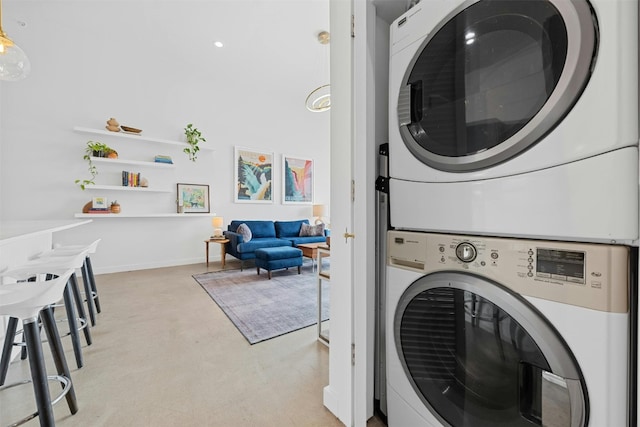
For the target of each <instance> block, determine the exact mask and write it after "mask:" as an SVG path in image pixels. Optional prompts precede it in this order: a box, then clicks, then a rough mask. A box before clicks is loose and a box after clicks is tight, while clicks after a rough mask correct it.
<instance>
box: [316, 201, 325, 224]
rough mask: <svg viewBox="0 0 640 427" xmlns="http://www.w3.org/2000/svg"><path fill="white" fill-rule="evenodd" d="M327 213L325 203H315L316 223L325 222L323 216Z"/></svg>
mask: <svg viewBox="0 0 640 427" xmlns="http://www.w3.org/2000/svg"><path fill="white" fill-rule="evenodd" d="M326 214H327V207H326V206H325V205H313V216H315V217H316V224H324V220H323V218H322V217H323V216H325V215H326Z"/></svg>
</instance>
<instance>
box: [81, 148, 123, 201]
mask: <svg viewBox="0 0 640 427" xmlns="http://www.w3.org/2000/svg"><path fill="white" fill-rule="evenodd" d="M114 155H115V157H116V158H117V157H118V152H117V151H116V150H114V149H113V148H111V147H109V146H108V145H107V144H104V143H102V142H98V141H88V142H87V147H86V148H85V149H84V157H83V159H85V160H86V161H87V162H88V163H89V173H90V174H91V178H90V179H76V180H75V183H76V184H78V185H80V188H82V189H83V190H84V189H86V187H87V185H94V184H95V182H94V181H93V180H94V178H95V177H96V175H98V169H97V168H96V166H95V165H94V164H93V162H92V161H91V157H111V158H113V157H114Z"/></svg>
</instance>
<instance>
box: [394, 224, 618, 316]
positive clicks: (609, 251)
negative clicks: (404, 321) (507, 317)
mask: <svg viewBox="0 0 640 427" xmlns="http://www.w3.org/2000/svg"><path fill="white" fill-rule="evenodd" d="M388 246H389V247H388V248H387V256H388V260H387V265H388V266H390V267H397V268H404V269H408V270H413V271H418V272H421V273H424V274H428V273H432V272H436V271H447V270H449V271H467V272H469V273H474V274H478V275H481V276H484V277H488V278H491V279H493V280H494V281H496V282H499V283H500V284H502V285H504V286H506V287H509V288H511V289H513V290H515V291H516V292H518V293H520V294H522V295H527V296H534V297H540V298H544V299H550V300H553V301H560V302H565V303H569V304H575V305H580V306H584V307H589V308H593V309H596V310H602V311H615V312H626V311H627V309H628V287H629V248H628V247H626V246H621V245H602V244H590V243H574V242H556V241H545V240H525V239H514V238H495V237H481V236H462V235H452V234H435V233H420V232H409V231H395V230H394V231H389V236H388Z"/></svg>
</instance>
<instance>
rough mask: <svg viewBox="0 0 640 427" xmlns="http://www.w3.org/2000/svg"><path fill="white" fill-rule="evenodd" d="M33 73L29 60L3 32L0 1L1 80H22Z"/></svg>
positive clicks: (0, 3)
mask: <svg viewBox="0 0 640 427" xmlns="http://www.w3.org/2000/svg"><path fill="white" fill-rule="evenodd" d="M30 71H31V63H30V62H29V58H27V55H26V54H25V53H24V51H23V50H22V49H20V48H19V47H18V46H17V45H16V44H15V43H14V42H13V41H12V40H11V39H10V38H9V37H7V35H6V34H5V33H4V31H3V30H2V2H1V0H0V80H5V81H10V82H15V81H18V80H22V79H24V78H25V77H27V75H28V74H29V72H30Z"/></svg>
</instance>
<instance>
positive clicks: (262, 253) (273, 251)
mask: <svg viewBox="0 0 640 427" xmlns="http://www.w3.org/2000/svg"><path fill="white" fill-rule="evenodd" d="M255 253H256V268H257V269H258V274H260V269H261V268H262V269H265V270H267V272H268V273H269V280H271V271H272V270H280V269H281V268H289V267H298V274H300V266H302V251H301V250H300V249H298V248H294V247H292V246H278V247H275V248H263V249H256V252H255Z"/></svg>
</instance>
